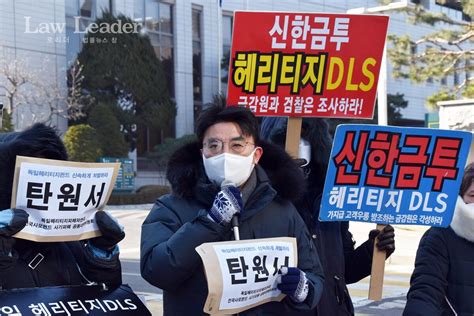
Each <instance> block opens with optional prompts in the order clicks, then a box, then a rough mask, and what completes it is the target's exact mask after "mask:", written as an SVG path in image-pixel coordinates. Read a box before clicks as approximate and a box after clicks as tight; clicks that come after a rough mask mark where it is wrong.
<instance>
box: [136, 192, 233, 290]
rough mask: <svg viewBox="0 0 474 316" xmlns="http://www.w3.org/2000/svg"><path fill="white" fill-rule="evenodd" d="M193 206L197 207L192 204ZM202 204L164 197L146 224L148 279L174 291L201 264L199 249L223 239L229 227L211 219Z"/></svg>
mask: <svg viewBox="0 0 474 316" xmlns="http://www.w3.org/2000/svg"><path fill="white" fill-rule="evenodd" d="M192 204H193V205H192ZM197 210H199V205H197V204H196V203H192V202H187V201H186V200H184V199H180V198H178V197H175V196H173V195H168V196H165V197H162V198H160V199H159V200H158V201H157V202H156V203H155V205H154V207H153V209H152V210H151V212H150V214H149V215H148V217H147V218H146V219H145V222H144V223H143V225H142V235H141V254H140V269H141V274H142V276H143V278H144V279H145V280H147V281H148V282H149V283H150V284H153V285H154V286H157V287H159V288H161V289H163V290H166V291H173V290H176V289H178V288H179V287H180V285H181V284H182V283H183V282H185V281H186V280H187V279H188V278H190V277H191V276H192V275H193V274H194V273H195V271H196V269H197V268H198V267H199V266H200V265H201V259H200V257H199V255H198V253H197V252H196V250H195V248H196V247H197V246H199V245H201V244H202V243H205V242H215V241H220V240H223V237H222V236H224V235H225V233H226V232H228V231H229V228H228V227H225V226H221V225H219V224H216V223H214V222H213V221H211V220H210V219H208V218H207V211H205V210H203V209H202V210H201V211H199V212H198V211H197Z"/></svg>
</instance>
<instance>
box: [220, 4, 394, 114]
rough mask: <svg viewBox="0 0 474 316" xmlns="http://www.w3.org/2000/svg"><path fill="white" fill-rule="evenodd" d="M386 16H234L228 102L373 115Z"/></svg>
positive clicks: (274, 109) (267, 109) (263, 108)
mask: <svg viewBox="0 0 474 316" xmlns="http://www.w3.org/2000/svg"><path fill="white" fill-rule="evenodd" d="M387 26H388V16H377V15H348V14H326V13H288V12H235V16H234V33H233V39H232V54H231V58H230V62H229V84H228V98H227V103H228V105H245V106H246V107H249V108H250V109H251V110H252V111H253V112H255V114H256V115H261V116H292V117H304V116H308V117H351V118H372V116H373V110H374V104H375V94H376V90H377V81H378V76H379V70H380V64H381V61H382V54H383V47H384V44H385V37H386V33H387Z"/></svg>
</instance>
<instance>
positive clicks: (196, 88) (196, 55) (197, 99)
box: [192, 8, 202, 118]
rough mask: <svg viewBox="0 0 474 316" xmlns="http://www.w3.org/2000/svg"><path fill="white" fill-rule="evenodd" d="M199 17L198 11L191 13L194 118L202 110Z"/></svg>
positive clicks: (194, 9) (200, 14)
mask: <svg viewBox="0 0 474 316" xmlns="http://www.w3.org/2000/svg"><path fill="white" fill-rule="evenodd" d="M201 16H202V12H201V10H199V9H196V8H193V11H192V32H193V97H194V118H196V117H197V116H199V113H200V112H201V109H202V71H201V69H202V61H201V55H202V54H201V53H202V49H201Z"/></svg>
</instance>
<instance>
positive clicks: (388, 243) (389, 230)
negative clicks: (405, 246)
mask: <svg viewBox="0 0 474 316" xmlns="http://www.w3.org/2000/svg"><path fill="white" fill-rule="evenodd" d="M375 238H378V241H377V244H376V246H377V249H378V250H380V251H386V258H388V257H390V255H391V254H392V253H393V252H394V251H395V229H394V228H393V226H391V225H387V226H385V227H384V229H383V230H382V231H379V230H378V229H373V230H371V231H370V232H369V240H372V242H371V243H370V245H372V252H373V250H374V249H373V244H374V243H373V241H374V240H375ZM372 252H371V253H372Z"/></svg>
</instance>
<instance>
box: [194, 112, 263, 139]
mask: <svg viewBox="0 0 474 316" xmlns="http://www.w3.org/2000/svg"><path fill="white" fill-rule="evenodd" d="M223 122H225V123H236V124H237V125H238V126H239V127H240V129H241V130H242V133H243V135H244V136H252V137H253V139H254V141H255V145H258V144H259V141H260V139H259V125H258V120H257V118H256V117H255V115H254V114H253V113H252V112H251V111H250V110H249V109H247V108H244V107H238V106H229V107H225V106H223V105H217V104H212V105H210V106H208V107H207V108H205V109H204V110H203V111H202V112H201V114H200V115H199V117H198V119H197V123H196V135H197V137H198V140H199V142H200V143H201V144H202V142H203V141H204V134H205V133H206V131H207V129H208V128H209V127H211V126H212V125H214V124H217V123H223Z"/></svg>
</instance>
